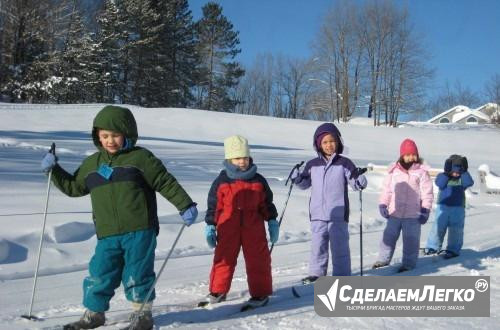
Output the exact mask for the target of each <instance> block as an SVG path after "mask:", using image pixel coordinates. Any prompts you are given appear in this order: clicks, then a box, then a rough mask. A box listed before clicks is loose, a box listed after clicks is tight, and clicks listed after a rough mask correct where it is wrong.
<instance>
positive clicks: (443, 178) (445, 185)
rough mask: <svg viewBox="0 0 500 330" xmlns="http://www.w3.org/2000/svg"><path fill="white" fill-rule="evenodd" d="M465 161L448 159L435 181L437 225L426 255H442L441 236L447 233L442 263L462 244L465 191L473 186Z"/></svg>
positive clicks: (463, 158) (453, 254) (428, 242)
mask: <svg viewBox="0 0 500 330" xmlns="http://www.w3.org/2000/svg"><path fill="white" fill-rule="evenodd" d="M467 169H468V165H467V158H466V157H463V156H460V155H451V156H450V157H449V158H448V159H447V160H446V162H445V164H444V173H440V174H438V176H437V177H436V181H435V183H436V186H438V188H439V195H438V201H437V207H436V221H435V222H434V225H433V226H432V229H431V231H430V233H429V237H428V239H427V247H426V254H435V253H439V252H441V245H442V244H443V239H444V235H445V234H446V230H448V246H447V247H446V250H445V251H444V252H446V253H445V254H444V258H445V259H449V258H454V257H457V256H458V255H460V250H461V249H462V245H463V241H464V220H465V190H466V189H467V188H469V187H471V186H472V185H473V184H474V180H472V177H471V175H470V174H469V172H467Z"/></svg>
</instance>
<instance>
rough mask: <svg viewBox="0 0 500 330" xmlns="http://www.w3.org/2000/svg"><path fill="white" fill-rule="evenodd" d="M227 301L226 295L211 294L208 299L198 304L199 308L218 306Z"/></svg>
mask: <svg viewBox="0 0 500 330" xmlns="http://www.w3.org/2000/svg"><path fill="white" fill-rule="evenodd" d="M225 300H226V294H225V293H212V292H211V293H209V294H208V295H207V297H206V298H205V299H204V300H202V301H200V302H199V303H198V307H206V306H208V305H213V304H217V303H220V302H223V301H225Z"/></svg>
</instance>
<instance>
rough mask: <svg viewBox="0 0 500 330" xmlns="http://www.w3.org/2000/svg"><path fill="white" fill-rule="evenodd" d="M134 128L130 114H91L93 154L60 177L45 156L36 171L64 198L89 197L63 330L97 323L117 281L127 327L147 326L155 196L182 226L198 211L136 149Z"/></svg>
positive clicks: (156, 163) (107, 110)
mask: <svg viewBox="0 0 500 330" xmlns="http://www.w3.org/2000/svg"><path fill="white" fill-rule="evenodd" d="M137 137H138V134H137V125H136V122H135V119H134V116H133V114H132V112H131V111H130V110H129V109H127V108H123V107H118V106H106V107H104V108H103V109H102V110H101V111H100V112H99V113H98V114H97V116H96V117H95V119H94V123H93V128H92V138H93V141H94V144H95V146H96V147H97V149H98V151H97V152H96V153H94V154H93V155H91V156H89V157H87V158H86V159H85V160H84V161H83V163H82V164H81V165H80V167H79V168H78V169H77V170H76V171H75V173H73V174H69V173H68V172H66V171H65V170H64V169H63V168H62V167H61V166H60V165H59V164H57V158H56V157H55V155H53V154H52V153H48V154H47V155H46V156H45V157H44V159H43V160H42V169H43V171H45V172H46V173H48V172H49V171H52V182H53V183H54V184H55V185H56V186H57V187H58V188H59V189H60V190H61V191H62V192H63V193H65V194H66V195H68V196H70V197H79V196H84V195H87V194H90V198H91V201H92V213H93V220H94V224H95V228H96V234H97V238H98V240H97V246H96V249H95V254H94V256H93V257H92V259H91V260H90V263H89V276H88V277H86V278H85V279H84V282H83V291H84V292H83V305H84V306H85V307H86V311H85V313H84V315H83V316H82V318H81V319H80V320H79V321H77V322H74V323H71V324H69V325H67V326H66V327H65V329H93V328H96V327H99V326H101V325H103V324H104V323H105V316H104V312H105V311H107V310H108V309H109V301H110V300H111V298H112V297H113V295H114V291H115V289H116V288H117V287H118V286H120V282H122V283H123V286H124V290H125V295H126V297H127V299H128V300H129V301H131V302H132V305H133V307H134V311H135V312H134V313H138V311H139V309H140V307H141V305H142V304H143V303H145V308H144V309H143V312H142V313H141V315H134V317H135V319H136V320H138V322H136V323H135V325H136V326H137V327H136V328H134V329H151V328H152V327H153V318H152V314H151V307H152V301H153V299H154V297H155V295H154V291H153V293H152V295H151V297H150V298H149V301H147V302H145V301H144V300H145V299H146V295H147V293H148V292H149V289H150V288H151V286H152V284H153V282H154V280H155V273H154V259H155V254H154V253H155V247H156V236H157V235H158V232H159V223H158V215H157V206H156V193H155V192H159V193H160V194H161V195H162V196H163V197H165V198H166V199H167V200H168V201H169V202H171V203H172V204H173V205H174V206H175V207H176V208H177V209H178V210H179V211H180V214H181V217H182V218H183V220H184V222H185V223H186V225H188V226H189V225H191V224H192V223H193V222H194V221H195V220H196V216H197V214H198V211H197V209H196V204H195V203H193V201H192V200H191V198H190V197H189V195H188V194H187V193H186V191H185V190H184V189H183V188H182V187H181V185H180V184H179V183H178V182H177V180H176V179H175V178H174V176H172V175H171V174H170V173H168V172H167V169H166V168H165V166H164V165H163V164H162V162H161V161H160V160H159V159H158V158H156V157H155V156H154V155H153V154H152V153H151V152H150V151H149V150H147V149H145V148H141V147H138V146H136V142H137Z"/></svg>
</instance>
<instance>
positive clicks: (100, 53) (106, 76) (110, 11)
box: [91, 0, 125, 103]
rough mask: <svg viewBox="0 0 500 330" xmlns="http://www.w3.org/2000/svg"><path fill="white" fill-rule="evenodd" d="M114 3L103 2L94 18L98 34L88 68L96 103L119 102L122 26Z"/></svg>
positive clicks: (123, 27)
mask: <svg viewBox="0 0 500 330" xmlns="http://www.w3.org/2000/svg"><path fill="white" fill-rule="evenodd" d="M119 10H120V9H119V8H118V7H117V6H116V4H115V1H113V0H106V1H105V3H104V7H103V10H102V11H101V12H100V13H99V15H98V18H97V23H98V26H99V28H98V32H97V38H96V39H97V41H96V47H94V49H93V52H92V53H93V56H92V58H93V59H94V64H93V65H91V68H92V71H93V74H94V75H95V77H96V80H95V90H96V101H97V102H101V103H113V102H115V101H120V100H123V94H124V93H125V87H124V84H123V83H122V82H123V69H122V62H123V56H122V48H123V45H124V43H125V32H124V30H125V25H124V22H123V21H122V20H121V19H122V18H121V15H120V13H119Z"/></svg>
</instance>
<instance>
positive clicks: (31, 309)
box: [21, 142, 56, 320]
mask: <svg viewBox="0 0 500 330" xmlns="http://www.w3.org/2000/svg"><path fill="white" fill-rule="evenodd" d="M49 152H50V153H51V154H53V155H54V156H55V155H56V144H55V143H54V142H52V145H51V146H50V151H49ZM51 178H52V169H50V171H49V178H48V180H47V198H46V199H45V211H44V213H43V225H42V234H41V235H40V244H39V246H38V257H37V259H36V268H35V278H34V280H33V290H32V292H31V303H30V309H29V312H28V315H21V317H23V318H25V319H28V320H38V318H37V317H36V316H33V315H31V312H32V311H33V301H34V300H35V291H36V281H37V278H38V268H39V266H40V256H41V254H42V245H43V235H44V233H45V223H46V222H47V209H48V207H49V194H50V180H51Z"/></svg>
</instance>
